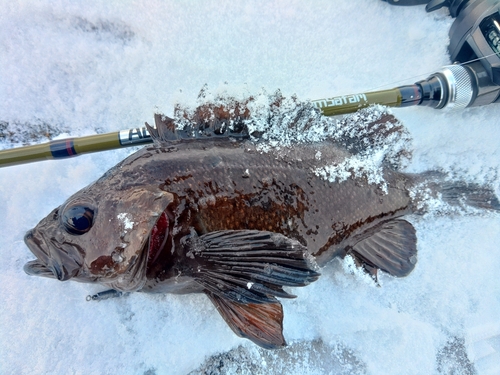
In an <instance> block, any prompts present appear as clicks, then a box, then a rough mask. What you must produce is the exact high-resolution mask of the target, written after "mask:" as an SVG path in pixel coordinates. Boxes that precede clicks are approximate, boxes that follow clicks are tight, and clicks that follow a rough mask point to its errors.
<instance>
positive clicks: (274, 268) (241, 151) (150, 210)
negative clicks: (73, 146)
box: [25, 116, 498, 348]
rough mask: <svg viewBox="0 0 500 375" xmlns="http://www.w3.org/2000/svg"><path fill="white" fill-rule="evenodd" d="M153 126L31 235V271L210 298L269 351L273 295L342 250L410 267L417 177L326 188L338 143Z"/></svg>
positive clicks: (387, 173)
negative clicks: (267, 148)
mask: <svg viewBox="0 0 500 375" xmlns="http://www.w3.org/2000/svg"><path fill="white" fill-rule="evenodd" d="M378 122H379V124H385V123H392V124H394V123H395V120H394V118H393V117H391V116H389V117H385V118H383V119H382V120H380V121H378ZM156 126H157V129H156V130H155V129H150V132H151V134H152V135H153V137H154V138H155V139H156V141H157V143H156V144H155V145H153V146H148V147H145V148H143V149H141V150H140V151H138V152H136V153H135V154H133V155H131V156H129V157H128V158H126V159H125V160H123V161H122V162H121V163H119V164H118V165H117V166H115V167H114V168H112V169H111V170H109V171H108V172H107V173H106V174H105V175H104V176H103V177H101V178H100V179H99V180H97V181H96V182H95V183H93V184H91V185H89V186H88V187H86V188H84V189H82V190H81V191H79V192H77V193H76V194H74V195H73V196H72V197H70V198H69V199H68V200H67V201H66V202H65V203H64V204H62V205H61V206H60V207H58V208H57V209H55V210H54V211H53V212H52V213H50V214H49V215H48V216H47V217H46V218H45V219H43V220H42V221H41V222H40V223H39V224H38V225H37V226H36V227H35V228H34V229H33V230H31V231H29V232H28V233H27V234H26V236H25V242H26V244H27V246H28V247H29V248H30V250H31V251H32V252H33V253H34V254H35V255H36V257H37V259H36V260H34V261H31V262H29V263H27V264H26V266H25V270H26V272H27V273H28V274H32V275H40V276H48V277H54V278H57V279H59V280H68V279H74V280H77V281H82V282H95V283H100V284H102V285H105V286H107V287H110V288H113V289H115V290H118V291H143V292H153V293H180V294H182V293H194V292H204V293H206V294H207V296H208V297H209V298H210V300H211V301H212V302H213V303H214V304H215V305H216V307H217V309H218V311H219V312H220V313H221V315H222V316H223V318H224V319H225V320H226V322H227V323H228V324H229V326H230V327H231V328H232V329H233V330H234V331H235V332H236V333H237V334H238V335H240V336H242V337H246V338H249V339H250V340H252V341H254V342H255V343H257V344H258V345H261V346H263V347H266V348H275V347H279V346H282V345H284V344H285V341H284V338H283V335H282V319H283V312H282V307H281V304H280V303H279V302H278V300H277V299H276V297H279V298H290V297H293V295H291V294H289V293H288V292H287V291H285V290H284V289H283V287H284V286H289V287H290V286H291V287H294V286H304V285H307V284H308V283H310V282H313V281H314V280H316V279H317V278H318V277H319V273H318V272H317V271H318V269H319V267H321V266H324V265H325V264H326V263H327V262H329V261H330V260H331V259H333V258H335V257H344V256H346V255H350V256H352V257H353V258H354V260H355V261H356V263H357V264H358V265H359V266H361V267H363V268H364V269H365V270H366V271H367V272H369V273H370V274H371V275H373V276H374V277H376V274H377V271H378V270H379V269H381V270H383V271H385V272H387V273H389V274H391V275H394V276H406V275H407V274H408V273H410V272H411V270H412V269H413V268H414V266H415V264H416V235H415V230H414V228H413V226H412V225H411V224H410V223H409V222H408V221H406V220H404V219H403V216H405V215H408V214H410V213H413V212H415V211H416V210H417V209H416V202H415V201H414V199H412V195H411V194H410V191H411V189H412V188H413V187H414V186H415V184H416V182H417V181H419V177H418V176H417V177H416V176H414V175H408V174H405V173H401V172H398V171H395V170H392V169H391V168H384V169H383V171H382V174H383V180H384V186H383V187H382V186H381V185H380V184H376V183H371V182H369V181H368V179H367V178H366V176H351V177H350V178H346V179H343V180H341V181H336V182H330V181H328V180H327V179H325V178H323V177H321V176H320V175H319V174H318V173H317V171H318V169H321V168H322V167H324V166H325V165H327V164H328V165H330V164H335V165H338V164H341V163H342V162H344V161H345V160H346V159H348V158H350V157H352V154H353V153H352V151H349V150H348V147H344V146H342V145H339V143H338V142H336V141H333V140H328V139H326V140H324V141H322V142H319V143H304V144H300V145H296V146H293V147H284V148H281V149H280V150H279V151H276V152H261V151H260V150H259V149H258V147H257V146H256V144H255V143H253V142H251V141H248V140H245V139H239V138H237V137H231V136H228V137H225V136H222V137H215V136H214V137H204V138H201V139H197V138H195V139H177V141H176V142H168V141H169V140H170V139H171V138H175V137H174V136H173V134H174V130H175V129H174V128H173V127H172V124H171V121H170V122H169V121H167V122H165V121H162V120H158V119H157V123H156ZM384 129H385V130H387V129H386V128H384V127H383V126H382V127H381V130H380V131H385V130H384ZM391 129H392V128H391ZM393 130H394V129H392V130H391V131H390V132H392V131H393ZM490 198H491V197H490ZM495 199H496V198H495ZM496 204H498V201H496Z"/></svg>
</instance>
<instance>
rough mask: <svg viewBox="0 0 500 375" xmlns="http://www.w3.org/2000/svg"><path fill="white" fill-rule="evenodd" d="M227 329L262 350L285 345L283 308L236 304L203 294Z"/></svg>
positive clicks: (278, 306) (261, 304)
mask: <svg viewBox="0 0 500 375" xmlns="http://www.w3.org/2000/svg"><path fill="white" fill-rule="evenodd" d="M205 293H206V294H207V296H208V297H209V298H210V300H211V301H212V303H213V304H214V305H215V307H216V308H217V310H218V311H219V313H220V314H221V315H222V317H223V318H224V320H225V321H226V323H227V324H228V325H229V327H230V328H231V329H232V330H233V331H234V333H236V334H237V335H238V336H240V337H244V338H247V339H249V340H251V341H253V342H254V343H255V344H257V345H259V346H261V347H262V348H264V349H277V348H280V347H282V346H285V345H286V342H285V338H284V337H283V329H282V326H283V307H282V306H281V303H279V302H278V301H276V302H272V303H258V304H256V303H247V304H242V303H236V302H233V301H231V300H228V299H225V298H221V297H219V296H217V295H216V294H214V293H211V292H208V291H207V292H205Z"/></svg>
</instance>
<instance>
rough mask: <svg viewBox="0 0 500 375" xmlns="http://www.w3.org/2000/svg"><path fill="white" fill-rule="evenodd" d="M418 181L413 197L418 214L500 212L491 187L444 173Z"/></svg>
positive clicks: (423, 175)
mask: <svg viewBox="0 0 500 375" xmlns="http://www.w3.org/2000/svg"><path fill="white" fill-rule="evenodd" d="M414 180H415V182H416V184H415V185H414V187H413V188H412V189H410V194H411V195H412V198H413V202H414V205H415V212H416V213H420V214H424V213H428V212H437V213H444V214H449V213H453V212H458V213H468V214H474V213H479V212H480V211H484V210H486V211H493V212H500V201H499V199H498V196H497V194H496V193H495V189H494V188H493V187H492V186H491V185H488V184H479V183H475V182H467V181H464V180H455V179H452V178H449V177H448V175H447V174H446V173H442V172H427V173H424V174H422V175H418V176H416V177H415V179H414ZM478 211H479V212H478Z"/></svg>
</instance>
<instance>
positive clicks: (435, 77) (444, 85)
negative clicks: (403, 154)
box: [0, 0, 500, 167]
mask: <svg viewBox="0 0 500 375" xmlns="http://www.w3.org/2000/svg"><path fill="white" fill-rule="evenodd" d="M383 1H387V2H388V3H390V4H392V5H418V4H427V7H426V10H427V11H433V10H436V9H438V8H440V7H443V6H447V7H448V8H449V10H450V15H451V16H452V17H456V20H455V21H454V23H453V24H452V26H451V28H450V33H449V34H450V45H449V47H448V50H449V52H450V57H451V60H452V61H454V62H456V64H453V65H447V66H444V67H443V68H442V69H441V70H439V71H437V72H435V73H433V74H431V75H430V76H429V77H428V78H427V79H424V80H422V81H419V82H416V83H414V84H412V85H405V86H399V87H395V88H392V89H388V90H381V91H372V92H365V93H358V94H353V95H343V96H336V97H331V98H327V99H320V100H314V101H312V103H313V104H314V105H315V106H316V107H317V108H319V109H320V110H321V112H322V114H323V115H325V116H336V115H343V114H347V113H352V112H356V111H357V110H359V109H361V108H364V107H368V106H370V105H373V104H381V105H385V106H388V107H409V106H417V105H421V106H429V107H432V108H435V109H442V108H453V109H462V108H467V107H475V106H482V105H487V104H491V103H499V102H500V0H383ZM152 142H153V139H152V138H151V136H150V134H149V132H148V130H147V129H146V128H145V127H139V128H132V129H128V130H121V131H118V132H113V133H106V134H98V135H91V136H86V137H78V138H67V139H61V140H54V141H51V142H48V143H44V144H39V145H33V146H25V147H18V148H13V149H10V150H2V151H0V167H6V166H12V165H18V164H23V163H29V162H35V161H40V160H46V159H61V158H68V157H72V156H77V155H81V154H84V153H90V152H99V151H105V150H112V149H117V148H122V147H129V146H138V145H144V144H148V143H152Z"/></svg>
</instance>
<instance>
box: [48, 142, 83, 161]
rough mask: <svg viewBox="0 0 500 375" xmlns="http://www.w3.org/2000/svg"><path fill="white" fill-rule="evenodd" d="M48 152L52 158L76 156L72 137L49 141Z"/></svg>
mask: <svg viewBox="0 0 500 375" xmlns="http://www.w3.org/2000/svg"><path fill="white" fill-rule="evenodd" d="M50 152H51V153H52V156H53V157H54V159H62V158H69V157H72V156H76V155H77V153H76V151H75V147H74V144H73V139H71V138H70V139H60V140H56V141H52V142H50Z"/></svg>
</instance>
